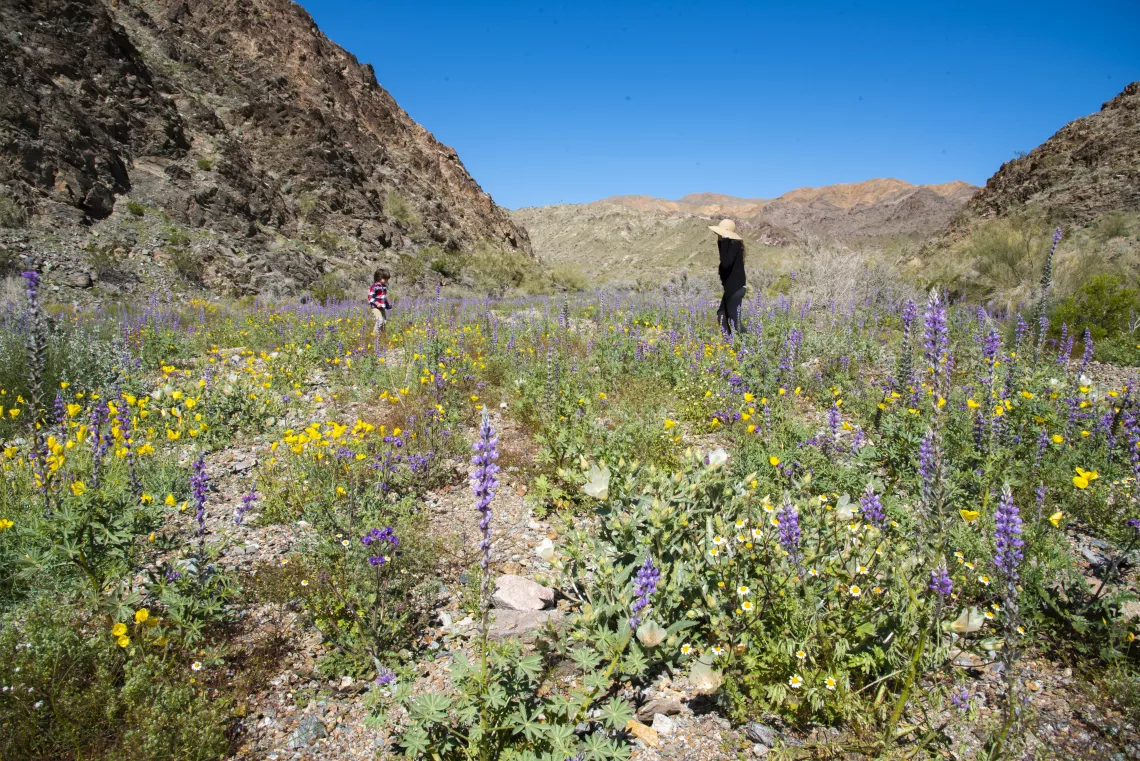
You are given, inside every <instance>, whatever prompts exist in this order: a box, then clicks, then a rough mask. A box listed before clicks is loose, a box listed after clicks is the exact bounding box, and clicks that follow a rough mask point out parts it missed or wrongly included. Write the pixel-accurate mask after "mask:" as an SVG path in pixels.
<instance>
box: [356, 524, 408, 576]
mask: <svg viewBox="0 0 1140 761" xmlns="http://www.w3.org/2000/svg"><path fill="white" fill-rule="evenodd" d="M360 543H361V544H363V545H364V546H365V547H371V546H372V545H373V544H376V545H380V544H381V543H385V544H387V545H388V546H387V547H384V548H379V547H377V548H374V549H373V551H374V552H376V554H375V555H372V556H370V557H369V558H368V563H369V564H370V565H374V566H381V565H384V564H385V563H387V562H388V561H389V560H391V556H390V555H385V554H384V550H388V551H389V552H395V551H396V548H397V547H399V546H400V539H399V538H398V537H397V536H396V531H395V529H393V528H392V527H391V526H385V527H384V528H382V529H379V528H374V529H372V530H371V531H369V532H368V533H367V534H365V535H364V536H362V537H360Z"/></svg>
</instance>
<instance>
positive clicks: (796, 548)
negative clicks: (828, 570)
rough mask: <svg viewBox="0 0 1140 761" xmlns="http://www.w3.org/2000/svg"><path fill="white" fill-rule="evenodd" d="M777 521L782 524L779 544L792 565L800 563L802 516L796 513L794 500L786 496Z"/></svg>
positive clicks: (777, 515) (778, 512) (777, 514)
mask: <svg viewBox="0 0 1140 761" xmlns="http://www.w3.org/2000/svg"><path fill="white" fill-rule="evenodd" d="M776 521H777V522H778V523H779V524H780V532H779V542H780V546H781V547H783V548H784V551H785V552H787V553H788V559H789V560H791V562H792V565H799V563H800V538H801V533H800V514H799V513H798V512H796V508H795V505H793V504H792V498H791V497H790V496H788V495H784V506H783V507H781V508H780V509H779V510H778V511H777V512H776Z"/></svg>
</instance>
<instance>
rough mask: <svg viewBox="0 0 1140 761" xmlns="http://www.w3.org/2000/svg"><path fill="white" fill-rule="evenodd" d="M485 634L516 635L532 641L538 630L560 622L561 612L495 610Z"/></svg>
mask: <svg viewBox="0 0 1140 761" xmlns="http://www.w3.org/2000/svg"><path fill="white" fill-rule="evenodd" d="M492 616H493V617H492V619H491V625H490V627H489V628H488V629H487V636H488V637H490V638H491V639H507V638H508V637H518V638H519V639H521V640H522V641H523V642H533V641H534V639H535V637H536V636H537V634H538V630H539V629H541V628H542V627H544V626H546V624H547V623H551V624H553V625H554V626H556V627H557V626H558V625H559V624H561V623H562V614H561V613H560V612H558V611H557V610H496V611H495V612H494V613H493V614H492Z"/></svg>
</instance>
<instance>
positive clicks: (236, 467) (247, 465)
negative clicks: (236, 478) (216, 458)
mask: <svg viewBox="0 0 1140 761" xmlns="http://www.w3.org/2000/svg"><path fill="white" fill-rule="evenodd" d="M255 465H257V460H256V458H250V459H248V460H239V461H238V462H235V463H234V464H233V465H232V466H231V467H230V470H232V471H233V472H234V473H244V472H246V471H247V470H251V469H252V468H253V466H255Z"/></svg>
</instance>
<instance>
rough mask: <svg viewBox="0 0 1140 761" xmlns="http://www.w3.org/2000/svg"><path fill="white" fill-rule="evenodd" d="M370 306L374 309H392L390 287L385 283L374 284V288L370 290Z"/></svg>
mask: <svg viewBox="0 0 1140 761" xmlns="http://www.w3.org/2000/svg"><path fill="white" fill-rule="evenodd" d="M368 306H370V307H372V308H373V309H391V308H392V304H391V302H389V301H388V286H386V285H384V284H383V283H373V284H372V287H371V288H369V289H368Z"/></svg>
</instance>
